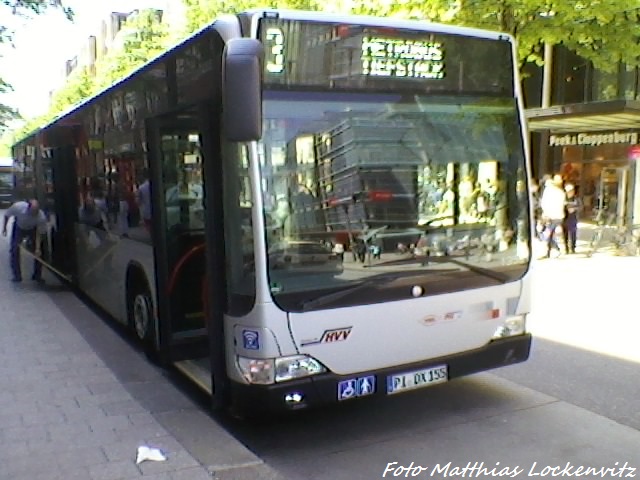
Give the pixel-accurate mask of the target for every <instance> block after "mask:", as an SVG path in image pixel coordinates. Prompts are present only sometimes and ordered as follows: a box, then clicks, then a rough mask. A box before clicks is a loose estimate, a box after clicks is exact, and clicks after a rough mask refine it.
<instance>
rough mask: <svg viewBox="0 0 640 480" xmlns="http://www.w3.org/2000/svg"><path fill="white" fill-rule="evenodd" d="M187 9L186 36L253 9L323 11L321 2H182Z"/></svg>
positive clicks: (276, 0) (194, 0)
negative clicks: (219, 20)
mask: <svg viewBox="0 0 640 480" xmlns="http://www.w3.org/2000/svg"><path fill="white" fill-rule="evenodd" d="M182 1H183V3H184V5H185V9H186V16H187V21H186V30H187V31H186V32H185V33H186V34H190V33H193V32H195V31H196V30H199V29H200V28H202V27H204V26H205V25H207V24H209V23H211V22H213V21H214V20H215V19H216V18H217V17H219V16H220V15H223V14H230V13H238V12H242V11H245V10H249V9H252V8H258V7H260V8H287V9H297V10H322V9H323V8H322V6H323V5H325V2H322V1H320V0H280V1H278V0H266V1H259V0H237V1H229V0H220V1H217V2H212V1H211V0H182Z"/></svg>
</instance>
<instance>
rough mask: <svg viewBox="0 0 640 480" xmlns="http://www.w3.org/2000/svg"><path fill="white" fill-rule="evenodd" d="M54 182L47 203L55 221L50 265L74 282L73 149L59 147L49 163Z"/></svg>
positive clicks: (75, 192)
mask: <svg viewBox="0 0 640 480" xmlns="http://www.w3.org/2000/svg"><path fill="white" fill-rule="evenodd" d="M44 167H46V171H47V172H48V173H47V175H46V176H47V178H48V180H49V181H50V182H51V185H50V188H48V189H47V192H46V196H45V198H44V199H43V200H44V203H45V208H46V210H47V212H48V213H49V215H50V218H51V224H52V228H51V234H50V262H51V267H53V270H54V271H56V273H58V274H59V275H62V276H64V277H66V278H67V279H70V280H73V279H74V277H75V274H76V264H75V259H76V252H75V251H74V247H75V245H76V239H75V222H76V219H77V215H78V185H77V177H76V153H75V147H74V146H73V145H68V146H62V147H55V148H53V149H52V150H51V154H50V158H48V159H47V164H46V165H44V166H43V168H44Z"/></svg>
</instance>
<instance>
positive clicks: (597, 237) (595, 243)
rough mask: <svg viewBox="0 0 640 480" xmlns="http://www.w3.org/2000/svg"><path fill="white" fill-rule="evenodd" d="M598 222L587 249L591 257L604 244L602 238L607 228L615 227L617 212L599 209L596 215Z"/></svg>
mask: <svg viewBox="0 0 640 480" xmlns="http://www.w3.org/2000/svg"><path fill="white" fill-rule="evenodd" d="M594 220H595V222H596V228H595V230H594V231H593V235H592V236H591V240H590V241H589V249H588V250H587V254H586V255H587V257H591V256H592V255H593V254H594V253H596V252H597V251H598V249H599V248H600V247H601V245H602V240H603V238H604V233H605V231H607V230H610V229H611V228H613V227H615V225H616V223H617V222H616V214H615V213H607V212H606V210H598V211H597V212H596V215H595V217H594Z"/></svg>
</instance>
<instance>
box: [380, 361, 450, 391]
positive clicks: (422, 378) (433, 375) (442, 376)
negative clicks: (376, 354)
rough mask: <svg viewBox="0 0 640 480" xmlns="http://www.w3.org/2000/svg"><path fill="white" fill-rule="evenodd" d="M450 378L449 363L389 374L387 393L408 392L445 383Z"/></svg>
mask: <svg viewBox="0 0 640 480" xmlns="http://www.w3.org/2000/svg"><path fill="white" fill-rule="evenodd" d="M448 379H449V375H448V367H447V365H438V366H436V367H431V368H425V369H422V370H414V371H412V372H406V373H400V374H398V375H389V376H388V377H387V394H388V395H391V394H394V393H400V392H406V391H408V390H414V389H416V388H422V387H428V386H431V385H435V384H437V383H444V382H446V381H447V380H448Z"/></svg>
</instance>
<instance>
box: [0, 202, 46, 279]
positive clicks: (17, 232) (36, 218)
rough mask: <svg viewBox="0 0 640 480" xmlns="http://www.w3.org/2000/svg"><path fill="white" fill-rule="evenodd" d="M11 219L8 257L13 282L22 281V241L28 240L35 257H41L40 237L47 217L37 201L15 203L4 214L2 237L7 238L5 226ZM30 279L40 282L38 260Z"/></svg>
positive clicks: (40, 265) (40, 264) (40, 274)
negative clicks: (11, 226) (9, 258)
mask: <svg viewBox="0 0 640 480" xmlns="http://www.w3.org/2000/svg"><path fill="white" fill-rule="evenodd" d="M11 218H13V219H14V221H13V229H12V230H11V243H10V245H11V246H10V248H9V252H10V256H11V270H13V281H14V282H21V281H22V271H21V266H20V244H21V243H22V241H23V240H24V239H27V240H29V242H30V243H31V245H33V248H34V253H35V255H36V257H40V256H41V255H42V239H41V236H42V235H44V234H46V233H47V217H46V215H45V214H44V212H43V211H42V210H41V209H40V204H39V203H38V200H35V199H32V200H29V201H28V202H15V203H14V204H13V205H11V206H10V207H9V208H8V209H7V211H6V212H5V214H4V224H3V227H2V235H3V236H5V237H6V236H7V226H8V224H9V219H11ZM31 279H32V280H34V281H36V282H39V283H41V282H42V263H41V262H40V261H39V260H37V259H36V260H34V262H33V275H32V276H31Z"/></svg>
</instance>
